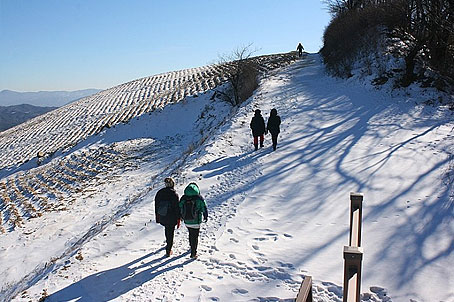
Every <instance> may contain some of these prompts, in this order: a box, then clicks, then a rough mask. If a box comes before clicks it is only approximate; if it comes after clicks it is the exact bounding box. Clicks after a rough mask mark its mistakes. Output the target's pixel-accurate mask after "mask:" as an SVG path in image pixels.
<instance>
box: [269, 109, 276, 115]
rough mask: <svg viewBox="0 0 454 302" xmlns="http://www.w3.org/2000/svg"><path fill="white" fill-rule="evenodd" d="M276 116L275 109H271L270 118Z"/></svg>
mask: <svg viewBox="0 0 454 302" xmlns="http://www.w3.org/2000/svg"><path fill="white" fill-rule="evenodd" d="M276 115H277V110H276V108H273V109H271V112H270V116H276Z"/></svg>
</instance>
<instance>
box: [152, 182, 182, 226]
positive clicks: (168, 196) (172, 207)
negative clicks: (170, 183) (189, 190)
mask: <svg viewBox="0 0 454 302" xmlns="http://www.w3.org/2000/svg"><path fill="white" fill-rule="evenodd" d="M154 200H155V214H156V222H159V223H160V224H162V225H164V226H166V225H167V226H172V225H173V226H175V225H176V224H177V221H178V219H180V208H179V206H178V202H179V196H178V194H177V192H175V190H174V189H173V188H169V187H166V188H162V189H161V190H159V191H158V193H156V196H155V198H154ZM165 205H168V208H167V215H165V216H162V215H159V214H158V212H159V208H160V207H161V206H165Z"/></svg>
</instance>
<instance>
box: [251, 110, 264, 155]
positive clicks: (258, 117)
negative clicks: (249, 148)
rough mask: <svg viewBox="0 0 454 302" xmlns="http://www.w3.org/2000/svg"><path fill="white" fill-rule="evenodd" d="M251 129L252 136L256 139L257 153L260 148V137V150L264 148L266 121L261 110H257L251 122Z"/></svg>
mask: <svg viewBox="0 0 454 302" xmlns="http://www.w3.org/2000/svg"><path fill="white" fill-rule="evenodd" d="M250 126H251V129H252V136H253V137H254V147H255V150H256V151H257V149H258V146H259V137H260V148H262V147H263V134H265V121H264V120H263V116H262V114H261V111H260V109H256V110H255V114H254V117H253V118H252V120H251V124H250Z"/></svg>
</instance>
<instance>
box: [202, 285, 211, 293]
mask: <svg viewBox="0 0 454 302" xmlns="http://www.w3.org/2000/svg"><path fill="white" fill-rule="evenodd" d="M200 287H201V288H202V289H204V290H206V291H207V292H209V291H211V290H212V288H211V287H209V286H208V285H201V286H200Z"/></svg>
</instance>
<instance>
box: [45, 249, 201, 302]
mask: <svg viewBox="0 0 454 302" xmlns="http://www.w3.org/2000/svg"><path fill="white" fill-rule="evenodd" d="M163 251H164V248H161V249H159V250H157V251H155V252H153V253H149V254H147V255H144V256H142V257H140V258H137V259H135V260H134V261H131V262H129V263H127V264H125V265H122V266H120V267H116V268H113V269H109V270H105V271H102V272H97V273H95V274H92V275H90V276H88V277H85V278H83V279H81V280H80V281H77V282H76V283H73V284H71V285H69V286H67V287H65V288H63V289H61V290H59V291H57V292H55V293H53V294H51V295H49V296H48V297H47V298H46V300H45V301H46V302H51V301H78V302H89V301H90V302H91V301H110V300H113V299H115V298H117V297H119V296H121V295H123V294H125V293H127V292H129V291H130V290H132V289H134V288H137V287H140V286H141V285H142V284H144V283H146V282H148V281H150V280H152V279H154V278H156V277H158V276H160V275H161V274H163V273H166V272H168V271H172V270H175V269H178V268H182V267H183V266H184V265H186V264H188V263H190V262H192V261H193V259H187V260H185V261H183V262H181V260H182V258H183V257H187V256H188V255H189V252H186V253H183V254H181V255H178V256H175V257H165V256H161V257H159V258H156V255H157V254H159V253H162V252H163Z"/></svg>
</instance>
